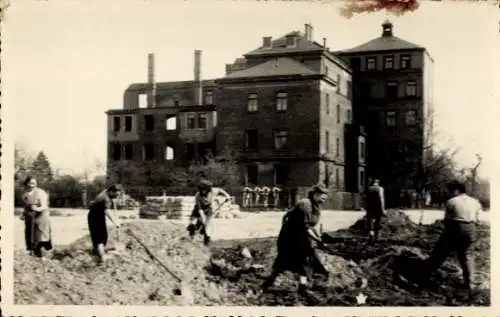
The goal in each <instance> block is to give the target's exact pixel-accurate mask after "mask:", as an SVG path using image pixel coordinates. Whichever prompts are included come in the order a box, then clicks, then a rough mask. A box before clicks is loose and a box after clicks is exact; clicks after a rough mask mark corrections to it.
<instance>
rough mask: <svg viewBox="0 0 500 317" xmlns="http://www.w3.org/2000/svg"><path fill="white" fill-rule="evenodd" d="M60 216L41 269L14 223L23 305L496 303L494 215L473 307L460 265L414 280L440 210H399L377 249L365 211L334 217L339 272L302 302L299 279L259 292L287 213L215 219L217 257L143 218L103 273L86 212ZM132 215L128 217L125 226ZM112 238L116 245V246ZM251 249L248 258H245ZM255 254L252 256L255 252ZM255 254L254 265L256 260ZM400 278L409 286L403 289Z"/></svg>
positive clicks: (484, 229)
mask: <svg viewBox="0 0 500 317" xmlns="http://www.w3.org/2000/svg"><path fill="white" fill-rule="evenodd" d="M75 213H76V214H77V215H74V216H65V217H52V226H53V237H54V243H55V245H56V248H55V250H54V251H53V256H52V258H51V259H50V260H47V261H41V260H39V259H37V258H34V257H30V256H28V255H27V254H26V253H25V252H24V250H23V247H24V246H23V224H22V221H21V220H19V219H18V218H17V217H16V220H15V235H16V236H15V244H16V251H15V256H14V259H15V263H14V279H15V280H14V299H15V302H16V304H65V305H74V304H80V305H89V304H101V305H110V304H128V305H266V306H268V305H270V306H275V305H286V306H301V305H305V306H308V305H320V306H352V305H357V302H356V296H357V295H359V294H360V293H362V294H364V295H365V296H367V300H366V305H371V306H380V305H385V306H429V305H430V306H443V305H451V306H456V305H460V306H461V305H470V304H472V305H476V306H487V305H489V304H490V286H489V281H490V251H489V250H490V240H489V224H488V216H489V213H486V212H485V213H483V214H482V215H481V218H482V219H483V222H482V224H481V225H480V226H479V229H480V230H479V233H480V239H479V241H478V242H477V244H476V246H475V255H476V268H477V274H476V282H477V283H476V286H477V289H478V290H477V292H476V294H475V295H476V296H475V299H474V300H473V301H472V302H469V301H467V298H466V297H464V294H463V293H462V292H460V291H458V290H456V289H458V287H457V286H458V285H459V283H460V281H461V270H460V269H459V267H458V264H457V262H456V260H455V259H454V258H450V259H449V260H448V261H447V262H446V263H445V265H444V266H443V267H442V268H441V269H440V270H439V271H438V272H436V273H435V274H433V275H432V278H431V283H430V284H429V285H427V286H426V287H425V288H419V287H417V285H416V284H415V283H412V280H411V273H412V272H414V271H416V270H417V269H418V268H419V267H421V260H422V259H423V258H424V257H425V256H427V255H428V253H429V251H430V249H431V248H432V246H433V243H434V242H435V241H436V239H437V237H438V235H439V233H440V226H439V224H433V225H429V224H432V223H434V222H435V221H436V220H437V219H440V218H442V216H443V214H442V212H440V211H425V212H424V218H423V220H424V225H421V226H420V225H418V224H417V222H418V220H419V218H420V211H418V210H417V211H415V210H412V211H405V212H400V211H390V213H389V217H387V218H386V219H385V220H384V228H383V230H384V234H383V235H382V237H381V241H380V242H378V243H376V244H370V243H368V241H367V240H366V238H365V237H364V236H363V234H362V232H361V231H360V229H361V226H362V221H363V220H362V219H361V218H362V217H363V213H362V212H350V211H325V212H324V213H323V223H324V228H325V229H327V230H328V231H329V232H330V235H329V241H328V242H329V249H330V250H331V251H332V253H333V254H327V253H324V252H320V255H321V257H322V259H323V263H325V266H326V267H327V268H328V269H329V271H330V272H331V274H330V276H329V277H328V278H326V279H325V278H320V277H318V278H317V279H315V281H314V284H313V286H312V288H311V290H310V291H309V292H308V293H307V294H302V295H299V294H297V293H296V292H295V290H296V286H297V285H296V277H294V276H291V274H285V275H283V276H281V277H280V278H279V279H278V280H277V283H276V285H275V286H274V287H273V288H272V289H271V290H270V292H268V293H260V292H259V287H260V285H261V283H262V282H263V280H264V278H265V277H266V276H267V275H268V274H269V272H270V268H271V265H272V261H273V259H274V257H275V255H276V242H275V237H276V235H277V234H278V231H279V227H280V223H281V217H282V216H283V213H282V212H266V213H257V214H250V213H242V215H241V216H240V217H238V218H233V219H216V220H214V225H215V228H216V235H215V237H214V238H215V240H214V243H213V244H212V246H211V247H210V248H207V247H205V246H203V244H202V243H201V239H198V240H196V241H194V242H193V241H190V240H189V239H187V238H186V231H185V223H184V222H181V221H158V220H138V219H128V218H133V216H134V212H133V211H130V212H122V213H121V215H122V218H127V219H128V220H125V222H127V223H126V224H125V225H124V228H123V229H121V240H122V241H121V242H122V243H123V244H124V246H125V250H124V251H123V252H120V253H114V254H111V257H110V259H109V260H108V261H107V262H106V263H105V264H103V265H101V266H97V265H96V263H95V261H94V258H93V257H92V256H91V254H90V252H89V249H90V239H89V237H88V236H87V228H86V212H85V211H84V210H82V211H81V213H80V212H78V211H76V212H75ZM125 216H126V217H125ZM127 230H131V231H132V232H134V233H135V234H136V235H137V236H139V237H140V238H141V239H142V240H143V241H144V242H145V243H146V244H147V245H148V246H150V247H151V249H152V250H153V251H154V252H155V253H156V254H157V255H158V257H159V258H161V259H163V261H164V262H165V264H167V265H168V266H170V267H171V268H172V270H173V271H175V272H178V274H180V275H181V276H182V278H183V280H184V282H185V284H186V285H188V286H189V288H190V289H191V290H192V296H187V294H182V295H179V294H174V290H175V289H176V288H177V284H178V283H177V281H176V280H175V279H173V278H172V277H171V276H170V275H169V274H168V273H167V272H165V271H163V270H162V268H161V267H160V266H158V265H156V264H154V260H152V259H151V258H150V257H149V256H148V255H147V253H146V252H145V251H144V250H143V249H142V247H141V246H140V245H139V244H138V243H137V242H136V241H135V240H134V239H132V238H131V237H130V236H129V235H127V234H126V232H127ZM115 237H116V232H115V231H114V230H110V239H111V241H110V245H111V246H112V245H113V244H114V243H115V242H116V241H115V240H116V239H115ZM245 249H246V251H247V252H246V253H247V256H246V257H245V256H243V254H245V252H242V251H243V250H245ZM248 251H249V252H248ZM248 253H250V254H251V255H252V258H251V259H249V258H248ZM397 272H401V273H403V275H404V276H406V277H407V280H406V281H404V280H401V279H399V278H397V277H398V275H397V274H394V273H397Z"/></svg>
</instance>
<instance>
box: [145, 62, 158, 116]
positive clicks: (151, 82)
mask: <svg viewBox="0 0 500 317" xmlns="http://www.w3.org/2000/svg"><path fill="white" fill-rule="evenodd" d="M147 95H148V108H154V107H155V106H156V81H155V54H154V53H149V54H148V93H147Z"/></svg>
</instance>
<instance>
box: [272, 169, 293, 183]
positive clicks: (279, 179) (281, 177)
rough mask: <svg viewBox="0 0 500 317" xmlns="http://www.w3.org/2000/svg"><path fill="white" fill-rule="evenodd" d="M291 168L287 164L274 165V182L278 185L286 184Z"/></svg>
mask: <svg viewBox="0 0 500 317" xmlns="http://www.w3.org/2000/svg"><path fill="white" fill-rule="evenodd" d="M289 173H290V170H289V169H288V166H287V165H285V164H275V165H274V183H275V184H276V185H285V184H286V183H288V175H289Z"/></svg>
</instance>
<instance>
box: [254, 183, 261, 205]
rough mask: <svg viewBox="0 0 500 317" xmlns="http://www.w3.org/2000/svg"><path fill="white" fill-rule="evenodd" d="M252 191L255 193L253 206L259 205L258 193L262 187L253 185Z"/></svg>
mask: <svg viewBox="0 0 500 317" xmlns="http://www.w3.org/2000/svg"><path fill="white" fill-rule="evenodd" d="M253 192H254V194H255V197H254V199H255V203H254V206H259V203H260V194H261V193H262V189H261V188H260V187H259V186H255V188H254V189H253Z"/></svg>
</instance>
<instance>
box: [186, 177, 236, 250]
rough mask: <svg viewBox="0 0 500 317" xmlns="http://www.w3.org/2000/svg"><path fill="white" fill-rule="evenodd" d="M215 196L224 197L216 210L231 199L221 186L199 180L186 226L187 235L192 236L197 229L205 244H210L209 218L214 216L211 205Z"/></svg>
mask: <svg viewBox="0 0 500 317" xmlns="http://www.w3.org/2000/svg"><path fill="white" fill-rule="evenodd" d="M217 196H223V197H225V200H224V201H223V202H222V203H221V204H220V205H219V207H218V208H217V210H216V211H215V212H217V211H218V210H219V209H220V208H221V207H222V205H224V204H225V203H226V202H228V201H230V200H231V196H230V195H229V194H228V193H227V192H226V191H225V190H223V189H222V188H214V187H213V184H212V182H210V181H208V180H205V179H204V180H201V181H200V183H199V185H198V192H197V193H196V195H195V204H194V208H193V212H192V213H191V221H190V223H189V225H188V227H187V230H188V231H189V236H190V237H191V238H193V237H194V235H195V233H196V232H197V231H200V233H201V234H202V235H203V238H204V241H203V242H204V243H205V245H208V244H210V240H211V235H212V226H211V222H210V220H211V219H212V218H213V217H214V216H215V213H214V209H213V205H214V202H215V198H217Z"/></svg>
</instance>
